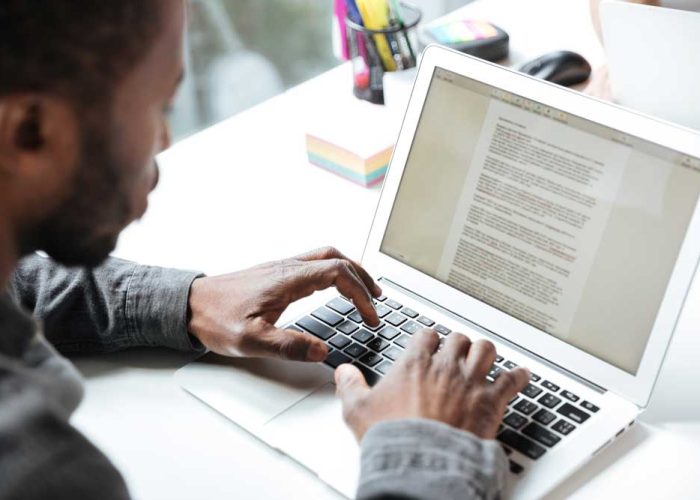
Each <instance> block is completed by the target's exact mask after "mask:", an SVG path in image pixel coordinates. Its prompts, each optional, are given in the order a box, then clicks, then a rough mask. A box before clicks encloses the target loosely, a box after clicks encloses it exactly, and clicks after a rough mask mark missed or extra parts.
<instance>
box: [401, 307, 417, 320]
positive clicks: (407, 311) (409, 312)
mask: <svg viewBox="0 0 700 500" xmlns="http://www.w3.org/2000/svg"><path fill="white" fill-rule="evenodd" d="M401 314H405V315H406V316H408V317H409V318H415V317H416V316H418V313H417V312H416V311H414V310H413V309H411V308H409V307H404V308H403V309H401Z"/></svg>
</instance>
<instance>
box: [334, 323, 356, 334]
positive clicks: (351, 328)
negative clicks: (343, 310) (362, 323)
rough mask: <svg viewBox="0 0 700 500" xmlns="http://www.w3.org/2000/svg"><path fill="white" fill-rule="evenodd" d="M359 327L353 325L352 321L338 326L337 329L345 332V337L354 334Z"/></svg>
mask: <svg viewBox="0 0 700 500" xmlns="http://www.w3.org/2000/svg"><path fill="white" fill-rule="evenodd" d="M358 328H359V327H358V326H357V325H356V324H355V323H353V322H352V321H348V320H345V321H343V322H342V323H341V324H339V325H338V326H336V329H337V330H338V331H341V332H343V333H344V334H345V335H350V334H351V333H352V332H354V331H355V330H357V329H358Z"/></svg>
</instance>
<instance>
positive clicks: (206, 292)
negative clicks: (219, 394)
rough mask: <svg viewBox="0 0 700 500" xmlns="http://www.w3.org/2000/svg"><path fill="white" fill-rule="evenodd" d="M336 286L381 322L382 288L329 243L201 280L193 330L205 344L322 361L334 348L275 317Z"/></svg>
mask: <svg viewBox="0 0 700 500" xmlns="http://www.w3.org/2000/svg"><path fill="white" fill-rule="evenodd" d="M331 286H335V287H336V288H337V289H338V291H339V292H340V293H342V294H343V295H344V296H345V297H348V298H349V299H352V301H353V303H354V304H355V307H357V310H358V311H359V312H360V314H361V315H362V318H363V319H364V320H365V321H366V322H367V324H369V325H372V326H374V325H377V324H379V318H378V317H377V312H376V311H375V309H374V306H373V305H372V296H375V297H379V296H380V295H381V294H382V290H381V289H380V288H379V286H378V285H377V284H376V283H375V282H374V280H373V279H372V278H371V277H370V276H369V274H368V273H367V271H365V270H364V269H363V268H362V267H361V266H360V265H359V264H358V263H357V262H354V261H352V260H350V259H348V258H347V257H345V256H344V255H343V254H341V253H340V252H339V251H338V250H336V249H335V248H323V249H319V250H314V251H312V252H309V253H307V254H304V255H300V256H298V257H294V258H291V259H286V260H281V261H277V262H270V263H267V264H262V265H260V266H257V267H253V268H251V269H247V270H245V271H240V272H237V273H233V274H227V275H224V276H216V277H212V278H200V279H197V280H195V281H194V283H192V289H191V291H190V299H189V305H190V321H189V325H188V327H189V331H190V332H191V333H192V334H193V335H194V336H196V337H197V338H198V339H199V340H200V341H201V342H202V344H204V346H205V347H207V348H208V349H210V350H212V351H214V352H216V353H218V354H223V355H226V356H249V357H280V358H285V359H294V360H300V361H322V360H324V359H325V358H326V355H327V354H328V348H327V347H326V346H325V344H324V343H323V342H322V341H321V340H320V339H317V338H316V337H313V336H312V335H310V334H305V333H299V332H296V331H293V330H282V329H279V328H276V327H275V322H276V321H277V320H278V319H279V317H280V316H281V315H282V313H283V312H284V310H285V309H286V308H287V306H289V304H291V303H292V302H294V301H296V300H299V299H301V298H303V297H306V296H308V295H311V294H312V293H314V292H315V291H317V290H323V289H325V288H328V287H331Z"/></svg>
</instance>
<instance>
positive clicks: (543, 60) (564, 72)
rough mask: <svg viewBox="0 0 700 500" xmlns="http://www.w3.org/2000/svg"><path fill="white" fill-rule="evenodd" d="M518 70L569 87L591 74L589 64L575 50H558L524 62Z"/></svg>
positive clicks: (584, 79) (583, 80)
mask: <svg viewBox="0 0 700 500" xmlns="http://www.w3.org/2000/svg"><path fill="white" fill-rule="evenodd" d="M520 71H521V72H523V73H525V74H528V75H531V76H534V77H536V78H541V79H542V80H547V81H548V82H552V83H557V84H559V85H563V86H564V87H571V86H572V85H576V84H579V83H582V82H585V81H586V80H588V77H590V76H591V65H590V64H589V63H588V61H586V60H585V59H584V58H583V56H582V55H580V54H577V53H576V52H571V51H568V50H559V51H557V52H549V53H548V54H545V55H543V56H540V57H538V58H537V59H533V60H532V61H529V62H526V63H525V64H523V65H522V66H521V67H520Z"/></svg>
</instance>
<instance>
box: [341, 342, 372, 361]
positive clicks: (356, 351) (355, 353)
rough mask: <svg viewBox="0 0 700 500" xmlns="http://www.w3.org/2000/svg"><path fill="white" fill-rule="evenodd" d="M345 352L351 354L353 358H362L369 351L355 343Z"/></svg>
mask: <svg viewBox="0 0 700 500" xmlns="http://www.w3.org/2000/svg"><path fill="white" fill-rule="evenodd" d="M343 352H345V353H346V354H349V355H350V356H352V357H353V358H359V357H360V356H362V355H363V354H364V353H366V352H367V349H365V348H364V347H362V346H361V345H360V344H355V343H353V344H352V345H351V346H350V347H347V348H345V350H344V351H343Z"/></svg>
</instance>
